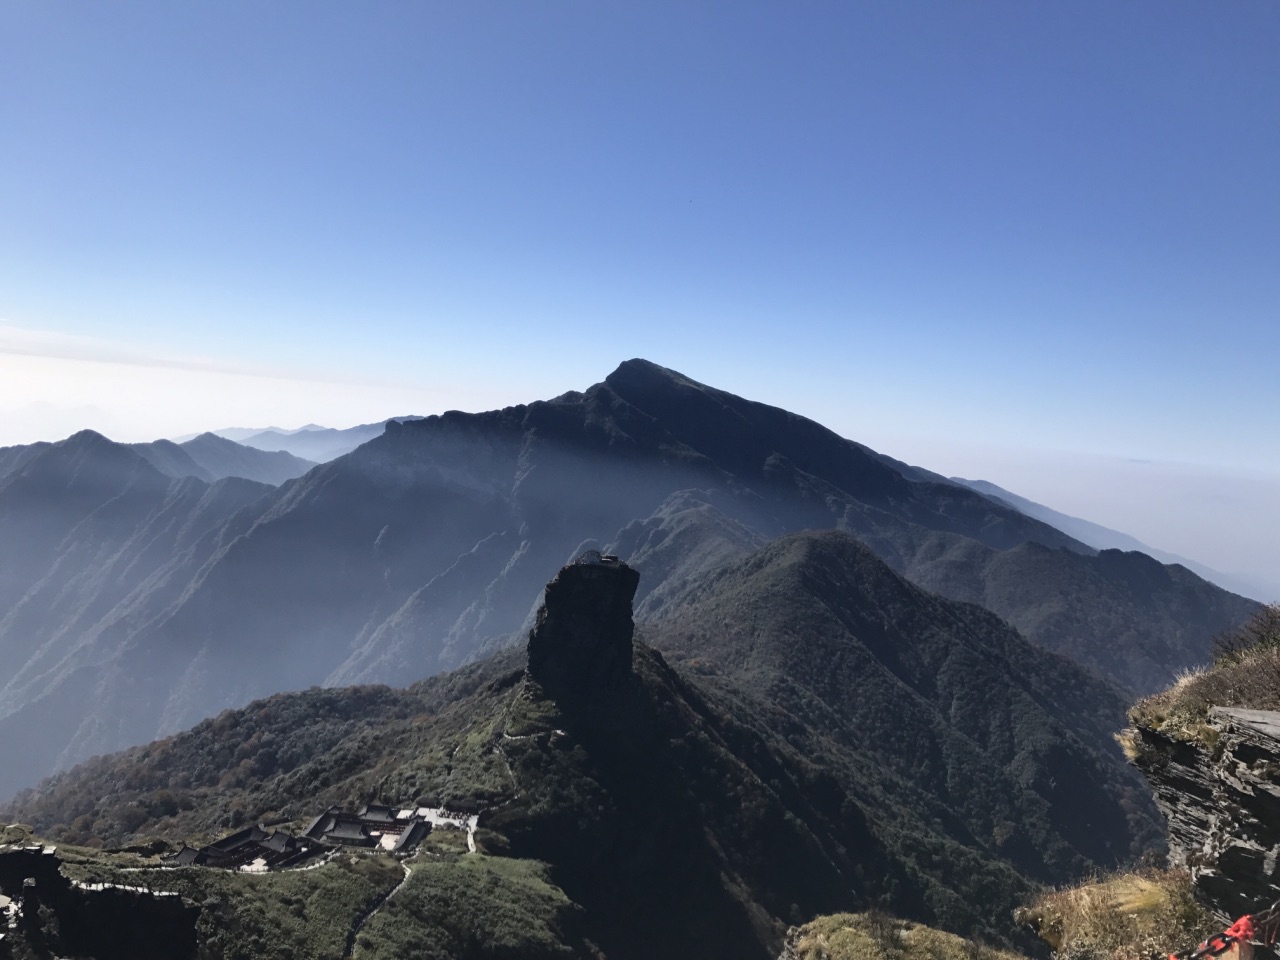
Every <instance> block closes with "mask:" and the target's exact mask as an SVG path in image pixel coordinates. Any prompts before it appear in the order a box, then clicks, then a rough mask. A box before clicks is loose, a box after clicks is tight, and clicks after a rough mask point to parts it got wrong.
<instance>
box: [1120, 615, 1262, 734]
mask: <svg viewBox="0 0 1280 960" xmlns="http://www.w3.org/2000/svg"><path fill="white" fill-rule="evenodd" d="M1214 653H1215V660H1214V663H1213V666H1211V667H1208V668H1205V669H1201V670H1192V671H1190V672H1187V673H1184V674H1183V675H1182V676H1180V677H1178V679H1177V681H1176V682H1175V683H1174V684H1173V686H1171V687H1170V688H1169V689H1168V690H1165V691H1164V692H1163V693H1157V694H1155V695H1154V696H1151V697H1147V698H1145V699H1143V700H1139V701H1138V702H1137V703H1136V704H1134V706H1133V708H1132V709H1131V710H1130V711H1129V719H1130V720H1131V721H1132V722H1133V723H1134V724H1135V725H1136V726H1142V727H1147V728H1149V729H1152V730H1158V731H1160V732H1161V733H1164V734H1166V735H1168V736H1171V737H1176V738H1177V739H1179V740H1186V741H1199V742H1201V743H1204V744H1206V745H1207V746H1208V747H1209V748H1210V749H1212V748H1213V746H1214V745H1215V742H1216V740H1217V736H1218V732H1217V730H1216V729H1215V728H1214V727H1213V726H1211V725H1210V724H1209V723H1208V722H1207V721H1208V716H1209V708H1210V707H1247V708H1249V709H1253V710H1277V709H1280V605H1278V604H1271V605H1270V606H1266V607H1263V608H1262V609H1261V610H1260V611H1259V612H1258V613H1257V614H1256V615H1255V616H1254V617H1253V618H1252V619H1251V620H1249V621H1248V622H1247V623H1245V624H1243V625H1242V626H1240V627H1239V628H1238V629H1236V630H1232V631H1230V632H1229V633H1225V634H1223V635H1222V636H1220V637H1218V638H1217V639H1216V640H1215V641H1214ZM1128 739H1129V742H1128V743H1126V740H1125V738H1124V737H1121V738H1120V745H1121V746H1122V747H1124V748H1125V752H1126V753H1129V754H1130V758H1131V759H1132V758H1133V756H1132V753H1133V751H1134V750H1136V749H1137V744H1136V743H1135V742H1134V741H1133V739H1132V737H1130V738H1128Z"/></svg>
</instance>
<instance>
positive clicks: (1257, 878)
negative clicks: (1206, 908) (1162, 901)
mask: <svg viewBox="0 0 1280 960" xmlns="http://www.w3.org/2000/svg"><path fill="white" fill-rule="evenodd" d="M1193 733H1194V736H1190V735H1189V736H1190V738H1189V739H1183V738H1178V737H1174V736H1171V735H1170V734H1167V733H1164V732H1161V731H1159V730H1155V729H1152V728H1151V727H1149V726H1137V727H1135V728H1133V729H1131V730H1130V731H1129V745H1130V747H1131V750H1130V753H1131V755H1132V756H1133V759H1134V762H1135V763H1136V764H1137V765H1138V767H1139V768H1140V769H1141V770H1142V772H1143V773H1144V774H1146V776H1147V779H1148V780H1149V781H1150V783H1151V786H1152V788H1153V789H1154V791H1155V795H1156V804H1157V805H1158V806H1159V807H1160V809H1161V810H1162V811H1163V812H1164V814H1165V816H1166V817H1167V818H1168V823H1169V860H1170V862H1171V864H1173V865H1178V866H1185V867H1187V868H1188V869H1190V871H1191V876H1192V882H1193V884H1194V886H1195V888H1196V891H1197V893H1198V894H1199V895H1200V897H1201V898H1202V899H1203V900H1205V901H1206V902H1207V903H1209V904H1210V905H1211V906H1212V907H1213V909H1214V910H1215V911H1216V912H1217V913H1219V914H1221V916H1222V917H1223V918H1224V919H1234V918H1235V917H1238V916H1240V915H1242V914H1245V913H1252V912H1256V911H1257V910H1260V909H1262V908H1264V907H1265V906H1267V905H1268V904H1270V903H1272V902H1274V901H1275V900H1277V899H1280V864H1278V863H1277V861H1278V860H1280V712H1275V711H1271V710H1243V709H1235V708H1223V707H1214V708H1213V709H1211V710H1210V711H1209V715H1208V718H1207V720H1206V722H1205V723H1204V724H1203V725H1201V726H1199V727H1197V728H1195V730H1194V731H1193Z"/></svg>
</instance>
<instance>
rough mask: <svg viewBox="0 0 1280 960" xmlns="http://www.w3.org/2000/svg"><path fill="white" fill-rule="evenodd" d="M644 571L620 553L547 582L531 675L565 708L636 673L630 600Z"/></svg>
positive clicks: (532, 644)
mask: <svg viewBox="0 0 1280 960" xmlns="http://www.w3.org/2000/svg"><path fill="white" fill-rule="evenodd" d="M639 583H640V574H639V573H637V572H636V571H635V570H633V569H632V568H631V567H629V566H627V565H626V564H625V563H622V562H621V561H619V560H618V559H617V558H615V557H606V558H601V557H599V556H598V555H597V556H594V557H589V558H583V559H581V560H579V561H578V562H576V563H572V564H570V565H569V566H567V567H565V568H564V569H562V570H561V571H560V572H559V573H558V574H557V575H556V578H555V579H554V580H552V581H551V582H550V583H548V584H547V589H546V593H545V599H544V600H543V604H542V607H541V608H540V609H539V610H538V619H537V623H536V625H535V626H534V628H533V630H532V631H531V632H530V634H529V675H530V676H531V677H533V679H535V680H537V681H538V683H540V684H541V685H542V689H543V690H545V691H546V693H547V694H548V695H549V696H550V697H551V698H552V699H553V700H555V701H556V702H557V703H559V704H560V705H561V706H562V707H564V706H566V705H571V704H574V703H577V702H581V701H583V700H584V699H587V698H589V697H591V696H592V695H593V694H598V693H600V692H603V691H609V690H614V691H616V690H617V689H618V688H619V686H620V685H621V684H623V683H625V682H626V680H627V678H628V677H629V676H631V653H632V645H631V639H632V635H633V633H634V632H635V626H634V624H633V622H632V619H631V601H632V599H633V598H634V597H635V595H636V587H637V586H638V585H639Z"/></svg>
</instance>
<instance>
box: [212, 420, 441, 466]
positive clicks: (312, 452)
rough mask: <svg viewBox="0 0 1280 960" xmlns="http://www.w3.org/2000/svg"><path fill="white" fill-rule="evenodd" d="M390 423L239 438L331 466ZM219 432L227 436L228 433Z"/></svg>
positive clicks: (313, 427) (309, 428)
mask: <svg viewBox="0 0 1280 960" xmlns="http://www.w3.org/2000/svg"><path fill="white" fill-rule="evenodd" d="M421 419H422V418H421V417H392V418H391V422H395V423H406V422H408V421H411V420H421ZM387 422H388V421H385V420H384V421H380V422H378V423H363V424H360V425H358V426H354V427H347V428H346V429H343V430H338V429H335V428H333V427H322V426H320V425H318V424H314V423H309V424H307V425H306V426H305V427H299V428H298V429H296V430H281V429H280V428H279V427H268V428H267V429H266V430H262V431H259V432H256V433H246V434H245V435H244V436H242V437H240V438H238V442H240V443H242V444H244V445H245V446H246V447H253V448H254V449H256V450H268V451H284V452H287V453H291V454H293V455H294V456H298V457H302V458H305V459H307V460H311V461H314V462H316V463H327V462H329V461H330V460H333V459H335V458H336V457H340V456H342V455H343V454H346V453H350V452H351V451H352V450H354V449H355V448H356V447H358V446H360V445H361V444H362V443H365V442H367V441H369V440H372V439H373V438H374V437H378V436H381V435H382V431H383V430H384V429H385V428H386V424H387ZM216 432H218V433H224V434H225V433H226V432H227V431H216ZM236 432H237V433H239V432H241V431H239V430H237V431H236Z"/></svg>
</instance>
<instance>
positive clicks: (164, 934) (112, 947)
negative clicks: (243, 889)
mask: <svg viewBox="0 0 1280 960" xmlns="http://www.w3.org/2000/svg"><path fill="white" fill-rule="evenodd" d="M61 868H62V862H61V860H60V858H59V857H58V855H57V853H56V852H55V850H54V849H53V848H51V847H41V846H40V845H38V844H37V845H32V846H21V845H15V846H4V847H0V893H3V894H4V895H5V896H7V897H10V898H12V899H13V900H14V901H15V903H17V904H18V914H19V920H18V927H17V932H18V936H19V938H20V940H21V941H22V943H24V944H25V945H26V947H27V948H29V949H30V951H31V953H33V954H34V955H36V956H49V955H53V956H76V957H84V958H87V960H88V958H92V960H186V958H189V957H194V956H195V955H196V921H197V919H198V918H199V916H200V907H198V906H196V905H194V904H191V903H188V902H186V901H185V900H183V899H182V898H181V897H179V896H177V895H176V894H164V893H161V894H153V893H151V892H149V891H147V890H144V889H133V888H125V887H113V886H110V885H105V884H99V885H96V886H95V887H89V886H86V885H83V884H75V883H72V881H71V880H69V879H68V878H67V877H66V876H65V875H64V874H63V873H62V869H61ZM14 952H15V955H23V954H21V953H19V951H18V950H15V951H14ZM26 955H30V954H26Z"/></svg>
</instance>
